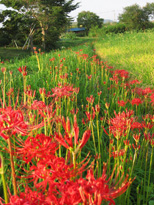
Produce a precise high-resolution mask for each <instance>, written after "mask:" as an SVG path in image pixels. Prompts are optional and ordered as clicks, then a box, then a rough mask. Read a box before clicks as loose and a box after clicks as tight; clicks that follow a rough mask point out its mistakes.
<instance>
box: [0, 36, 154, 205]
mask: <svg viewBox="0 0 154 205" xmlns="http://www.w3.org/2000/svg"><path fill="white" fill-rule="evenodd" d="M83 40H85V39H83ZM63 43H66V44H65V46H68V49H64V48H63V49H59V50H56V51H51V52H49V53H42V52H38V51H37V52H36V53H35V54H34V55H31V56H28V57H26V58H22V59H20V60H19V59H17V58H15V59H14V60H13V61H12V62H11V63H10V62H7V61H6V62H4V64H2V65H1V70H2V72H0V79H1V81H0V82H1V89H0V101H1V108H0V126H1V130H0V136H2V137H1V138H0V152H1V153H2V155H3V157H4V160H2V158H3V157H2V156H1V155H0V162H1V161H3V163H0V174H1V176H2V179H0V185H1V187H2V182H4V181H5V182H6V185H5V183H3V191H4V194H3V192H2V188H0V190H1V192H0V193H1V197H3V198H4V196H5V195H7V190H8V188H7V187H9V190H10V193H11V195H10V198H11V200H12V201H13V200H15V201H17V200H18V201H20V202H21V200H24V202H26V203H29V204H30V203H32V200H34V201H35V203H33V204H36V205H37V204H39V203H40V204H41V203H42V204H43V203H44V204H47V205H48V204H51V203H52V204H57V205H59V200H60V201H61V204H75V201H73V200H76V201H78V203H76V204H85V203H87V204H90V201H92V200H96V203H94V204H98V203H97V202H98V200H99V201H102V203H103V204H106V203H107V202H106V201H109V200H111V201H112V199H114V201H115V202H116V204H123V205H131V204H132V205H133V204H137V205H139V204H148V203H150V201H151V202H152V203H153V202H154V192H153V190H154V183H153V178H154V170H153V169H152V167H153V165H154V160H153V149H154V139H153V133H154V125H153V114H154V110H153V103H154V90H152V89H143V88H140V87H142V86H141V85H138V83H139V82H138V81H132V78H131V79H130V78H129V75H128V74H129V73H128V72H127V71H124V70H123V68H122V70H120V69H119V68H117V69H115V68H113V67H112V66H110V65H109V64H108V63H107V62H106V61H102V60H101V59H100V58H99V57H98V56H97V55H96V52H97V50H96V51H95V50H94V49H93V46H94V43H93V42H91V40H89V43H85V44H82V45H78V46H75V47H74V46H73V47H70V46H71V45H72V44H71V41H68V40H67V41H65V42H63ZM78 43H79V41H78V40H77V44H78ZM80 43H83V42H82V41H80ZM95 43H96V42H95ZM74 44H75V45H76V43H75V42H74ZM60 46H64V44H63V45H60ZM119 57H120V56H119ZM117 60H118V59H117ZM109 62H110V61H109ZM25 66H26V67H25ZM19 67H20V68H19ZM5 68H6V70H5ZM133 80H134V79H133ZM139 86H140V87H139ZM10 141H11V147H10V146H9V145H10ZM81 145H83V147H81ZM89 152H90V155H88V153H89ZM12 155H13V156H12ZM83 160H84V161H83ZM86 163H87V164H86ZM3 164H4V166H3ZM13 164H14V165H15V166H14V167H13V166H12V165H13ZM11 170H14V172H12V173H11ZM114 172H115V173H114ZM86 176H87V178H85V177H86ZM110 176H111V178H110V180H109V181H107V179H108V178H109V177H110ZM106 177H107V178H106ZM12 179H13V181H12ZM79 179H81V180H79ZM95 179H96V180H95ZM15 182H17V184H16V183H15ZM96 182H97V183H96ZM104 184H105V187H104ZM85 190H86V191H85ZM88 190H90V191H88ZM108 190H109V192H108ZM16 192H17V193H18V196H14V197H13V193H16ZM36 192H37V194H36ZM87 192H88V194H87ZM123 192H125V193H123ZM122 193H123V194H122ZM100 196H102V198H100ZM19 198H20V199H19ZM42 200H43V201H42ZM56 200H58V202H56ZM5 201H7V199H5ZM111 201H110V202H111ZM12 203H13V202H12ZM17 205H18V204H17Z"/></svg>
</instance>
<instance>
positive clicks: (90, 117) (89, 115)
mask: <svg viewBox="0 0 154 205" xmlns="http://www.w3.org/2000/svg"><path fill="white" fill-rule="evenodd" d="M85 114H86V116H87V120H86V122H88V121H91V120H94V118H95V114H96V113H95V109H94V107H92V114H91V113H90V112H85Z"/></svg>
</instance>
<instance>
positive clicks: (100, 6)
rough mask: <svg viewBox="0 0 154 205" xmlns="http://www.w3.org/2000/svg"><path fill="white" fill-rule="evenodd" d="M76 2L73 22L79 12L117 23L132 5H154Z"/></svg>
mask: <svg viewBox="0 0 154 205" xmlns="http://www.w3.org/2000/svg"><path fill="white" fill-rule="evenodd" d="M77 2H80V7H79V8H78V9H76V10H75V11H72V12H71V13H70V14H69V15H70V16H71V17H74V21H76V19H77V16H78V13H80V12H81V11H91V12H93V13H95V14H97V15H98V16H99V17H100V18H103V19H110V20H113V21H117V20H118V16H119V14H121V13H123V11H124V10H123V9H124V8H125V7H127V6H132V5H134V4H138V5H139V6H141V7H143V6H145V5H146V4H147V3H154V0H74V3H77ZM1 9H4V6H2V5H1V4H0V10H1Z"/></svg>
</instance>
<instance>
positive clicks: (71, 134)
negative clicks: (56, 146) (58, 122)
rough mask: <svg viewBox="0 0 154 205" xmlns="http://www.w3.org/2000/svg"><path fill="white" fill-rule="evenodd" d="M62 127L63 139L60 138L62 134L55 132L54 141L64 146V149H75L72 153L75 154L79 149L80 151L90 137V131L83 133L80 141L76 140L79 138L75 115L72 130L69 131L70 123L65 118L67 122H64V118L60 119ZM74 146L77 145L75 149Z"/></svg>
mask: <svg viewBox="0 0 154 205" xmlns="http://www.w3.org/2000/svg"><path fill="white" fill-rule="evenodd" d="M62 125H63V127H64V130H65V135H64V137H63V136H62V134H61V133H60V134H58V133H56V132H55V139H56V140H57V141H58V142H59V143H60V144H61V145H62V146H64V147H65V148H66V149H73V148H75V150H74V152H77V151H78V150H79V149H81V148H82V147H83V146H84V145H85V144H86V143H87V141H88V139H89V137H90V135H91V131H90V130H86V131H85V132H84V133H83V136H82V139H81V140H78V138H79V127H78V124H77V118H76V115H74V124H73V129H72V130H71V128H70V121H69V119H68V118H67V121H65V119H64V117H63V119H62ZM73 138H74V144H73ZM76 145H78V146H77V147H76Z"/></svg>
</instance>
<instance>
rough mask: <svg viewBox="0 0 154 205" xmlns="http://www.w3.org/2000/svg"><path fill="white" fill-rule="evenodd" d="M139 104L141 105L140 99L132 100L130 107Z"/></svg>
mask: <svg viewBox="0 0 154 205" xmlns="http://www.w3.org/2000/svg"><path fill="white" fill-rule="evenodd" d="M141 103H142V101H141V99H140V98H134V99H133V100H132V102H131V104H132V105H137V106H138V105H139V104H141Z"/></svg>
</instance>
